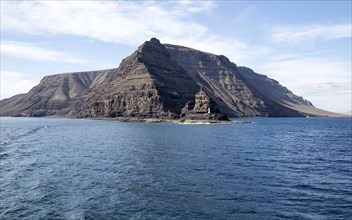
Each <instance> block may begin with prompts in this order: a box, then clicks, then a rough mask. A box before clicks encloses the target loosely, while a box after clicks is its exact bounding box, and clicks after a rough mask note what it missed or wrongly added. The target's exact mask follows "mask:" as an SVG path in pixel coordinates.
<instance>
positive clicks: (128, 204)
mask: <svg viewBox="0 0 352 220" xmlns="http://www.w3.org/2000/svg"><path fill="white" fill-rule="evenodd" d="M245 120H251V121H253V122H254V123H252V124H231V125H182V124H170V123H128V122H118V121H98V120H77V119H76V120H75V119H56V118H1V119H0V122H1V145H0V163H1V164H0V165H1V166H0V169H1V170H0V174H1V176H0V190H1V191H0V202H1V203H0V219H11V220H12V219H31V220H32V219H319V220H321V219H352V119H351V118H261V119H245Z"/></svg>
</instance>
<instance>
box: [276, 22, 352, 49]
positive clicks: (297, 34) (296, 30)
mask: <svg viewBox="0 0 352 220" xmlns="http://www.w3.org/2000/svg"><path fill="white" fill-rule="evenodd" d="M271 33H272V34H271V36H270V37H271V40H273V41H274V42H280V43H291V44H297V43H301V42H304V41H309V40H315V39H323V40H331V39H339V38H345V37H351V36H352V25H351V24H350V23H345V24H326V25H323V24H317V25H305V26H293V25H283V26H274V27H273V28H272V30H271Z"/></svg>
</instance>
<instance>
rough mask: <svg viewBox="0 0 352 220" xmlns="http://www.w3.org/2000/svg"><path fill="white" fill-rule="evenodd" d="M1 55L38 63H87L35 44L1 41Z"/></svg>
mask: <svg viewBox="0 0 352 220" xmlns="http://www.w3.org/2000/svg"><path fill="white" fill-rule="evenodd" d="M0 49H1V54H4V55H9V56H13V57H18V58H21V59H28V60H37V61H57V62H64V63H74V64H84V63H87V61H85V60H83V59H79V58H76V57H73V56H72V55H70V54H67V53H64V52H58V51H54V50H49V49H46V48H43V47H40V46H37V45H34V44H30V43H23V42H16V41H1V47H0Z"/></svg>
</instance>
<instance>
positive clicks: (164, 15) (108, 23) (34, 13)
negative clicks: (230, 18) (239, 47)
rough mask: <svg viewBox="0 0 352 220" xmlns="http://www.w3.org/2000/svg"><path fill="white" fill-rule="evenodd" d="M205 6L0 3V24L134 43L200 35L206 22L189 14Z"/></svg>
mask: <svg viewBox="0 0 352 220" xmlns="http://www.w3.org/2000/svg"><path fill="white" fill-rule="evenodd" d="M181 3H182V2H181ZM170 4H172V5H170ZM208 7H210V6H209V4H208V3H206V4H203V3H188V2H183V3H182V4H179V3H177V4H173V3H172V2H166V3H160V4H156V3H155V2H149V1H146V2H142V1H141V2H138V4H136V2H128V1H90V2H89V3H87V2H85V1H26V2H24V1H21V2H2V7H1V15H2V19H1V28H2V30H4V31H14V32H22V33H27V34H33V35H36V34H39V35H42V34H67V35H76V36H85V37H89V38H92V39H98V40H101V41H107V42H117V43H124V44H129V45H133V46H136V45H139V44H141V43H142V42H144V41H145V40H146V39H149V38H151V37H154V36H155V37H158V38H162V39H179V38H187V37H189V36H201V35H204V34H205V32H206V31H207V29H206V27H205V26H203V25H200V24H199V23H196V22H193V21H190V20H189V19H187V17H188V13H190V11H200V10H206V9H207V8H208ZM183 8H188V9H190V10H183ZM170 9H172V10H171V11H170ZM181 12H182V13H181Z"/></svg>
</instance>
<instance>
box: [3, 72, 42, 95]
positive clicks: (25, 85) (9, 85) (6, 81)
mask: <svg viewBox="0 0 352 220" xmlns="http://www.w3.org/2000/svg"><path fill="white" fill-rule="evenodd" d="M0 76H1V90H0V91H1V93H0V99H4V98H9V97H11V96H14V95H17V94H20V93H23V92H27V91H29V90H30V89H31V88H33V87H34V86H35V85H36V84H37V83H36V82H33V81H31V80H28V79H25V77H24V76H23V75H22V74H21V73H18V72H13V71H1V72H0Z"/></svg>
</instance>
